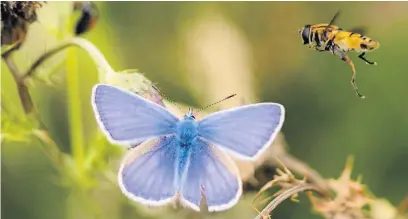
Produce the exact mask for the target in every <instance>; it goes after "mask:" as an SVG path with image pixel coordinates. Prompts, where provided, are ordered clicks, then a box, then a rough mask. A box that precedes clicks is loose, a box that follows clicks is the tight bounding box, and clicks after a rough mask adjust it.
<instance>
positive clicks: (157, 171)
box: [92, 85, 285, 211]
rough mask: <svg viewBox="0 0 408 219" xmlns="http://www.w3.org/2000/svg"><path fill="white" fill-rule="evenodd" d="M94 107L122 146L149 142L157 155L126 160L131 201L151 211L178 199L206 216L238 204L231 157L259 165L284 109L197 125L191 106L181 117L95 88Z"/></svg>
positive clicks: (245, 111) (238, 112) (266, 108)
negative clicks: (203, 210)
mask: <svg viewBox="0 0 408 219" xmlns="http://www.w3.org/2000/svg"><path fill="white" fill-rule="evenodd" d="M92 105H93V108H94V112H95V116H96V119H97V122H98V124H99V126H100V128H101V129H102V131H103V132H104V133H105V135H106V136H107V138H108V139H109V140H110V141H111V142H112V143H115V144H121V145H126V146H129V145H134V144H135V143H140V142H146V143H150V144H151V148H150V150H148V151H147V152H145V153H142V154H139V155H138V156H135V155H134V153H133V152H137V151H138V150H139V149H138V147H139V146H137V147H136V148H133V149H132V150H131V153H129V155H128V156H127V157H126V158H125V159H124V161H123V162H122V165H121V167H120V170H119V174H118V181H119V187H120V188H121V190H122V192H123V193H124V194H125V195H127V196H128V197H129V198H130V199H132V200H134V201H136V202H139V203H142V204H146V205H149V206H161V205H165V204H168V203H170V202H173V201H175V200H177V201H179V202H180V203H181V204H182V205H184V206H188V207H189V208H191V209H193V210H196V211H199V210H200V208H199V206H200V202H201V199H202V197H205V199H206V204H207V206H208V210H209V211H222V210H226V209H228V208H231V207H232V206H234V205H235V204H236V203H237V202H238V200H239V197H240V196H241V194H242V182H241V180H240V177H239V172H238V169H237V167H236V165H235V163H233V162H232V161H231V159H230V158H229V157H228V156H227V155H226V154H225V152H231V154H232V155H236V156H237V157H239V158H242V159H247V160H255V159H257V158H258V157H259V156H260V154H261V153H262V152H263V151H264V150H266V148H267V147H269V146H270V144H271V143H272V141H273V140H274V138H275V137H276V135H277V133H278V132H279V130H280V129H281V127H282V125H283V120H284V112H285V111H284V108H283V106H282V105H280V104H276V103H261V104H251V105H246V106H241V107H236V108H233V109H229V110H224V111H220V112H216V113H213V114H210V115H208V116H206V117H204V118H203V119H201V120H199V121H197V120H196V119H195V117H194V115H193V113H192V110H191V109H190V110H189V112H188V113H187V114H186V115H185V116H184V117H183V118H181V119H179V118H177V117H176V116H174V115H173V114H172V113H170V112H169V111H167V109H165V108H164V107H162V106H160V105H158V104H156V103H153V102H151V101H149V100H146V99H144V98H143V97H141V96H138V95H136V94H133V93H130V92H128V91H125V90H122V89H119V88H116V87H113V86H109V85H96V86H95V87H94V90H93V95H92Z"/></svg>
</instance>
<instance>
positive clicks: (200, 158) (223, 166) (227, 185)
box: [181, 140, 242, 211]
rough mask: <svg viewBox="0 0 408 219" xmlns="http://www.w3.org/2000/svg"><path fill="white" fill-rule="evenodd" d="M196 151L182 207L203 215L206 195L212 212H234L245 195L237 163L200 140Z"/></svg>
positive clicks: (185, 184)
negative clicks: (236, 205) (201, 206)
mask: <svg viewBox="0 0 408 219" xmlns="http://www.w3.org/2000/svg"><path fill="white" fill-rule="evenodd" d="M193 150H194V151H193V153H192V154H191V157H190V162H189V166H188V169H187V171H186V174H187V175H186V181H185V183H184V184H183V188H182V192H181V193H182V196H181V203H182V204H185V205H187V206H188V207H190V208H192V209H193V210H196V211H199V209H200V207H199V206H200V201H201V198H202V195H204V197H205V200H206V203H207V206H208V210H209V211H223V210H226V209H228V208H231V207H232V206H233V205H235V204H236V203H237V202H238V200H239V197H240V196H241V194H242V183H241V181H240V177H239V172H238V169H237V168H236V166H235V163H233V161H232V160H230V159H229V157H228V156H226V155H225V154H223V153H222V152H220V151H216V149H215V148H212V147H211V145H210V144H208V143H206V142H205V141H203V140H198V141H197V144H196V145H194V149H193Z"/></svg>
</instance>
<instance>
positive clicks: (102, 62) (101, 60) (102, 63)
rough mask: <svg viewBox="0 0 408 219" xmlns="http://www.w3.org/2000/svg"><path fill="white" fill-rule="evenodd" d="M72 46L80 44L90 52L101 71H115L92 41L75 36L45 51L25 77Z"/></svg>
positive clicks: (31, 74) (79, 45)
mask: <svg viewBox="0 0 408 219" xmlns="http://www.w3.org/2000/svg"><path fill="white" fill-rule="evenodd" d="M70 46H78V47H80V48H82V49H84V50H85V51H86V52H88V54H89V56H90V57H91V58H92V59H93V60H94V62H95V64H96V65H97V67H98V70H99V71H103V72H114V70H113V68H112V67H111V66H110V65H109V63H108V61H106V59H105V57H104V56H103V54H102V53H101V52H100V51H99V50H98V48H96V47H95V46H94V45H93V44H92V43H91V42H89V41H87V40H85V39H82V38H79V37H73V38H71V39H69V40H68V41H67V42H64V43H62V44H60V45H58V46H57V47H55V48H53V49H51V50H50V51H48V52H46V53H44V54H43V55H42V56H41V57H39V58H38V59H37V60H36V61H35V62H34V63H33V64H32V65H31V67H30V68H29V69H28V71H27V72H26V74H24V78H27V77H31V76H33V75H34V72H35V70H36V69H37V68H38V67H39V66H40V65H41V64H42V63H43V62H44V61H46V60H47V59H48V58H50V57H51V56H53V55H54V54H56V53H58V52H60V51H62V50H64V49H65V48H67V47H70Z"/></svg>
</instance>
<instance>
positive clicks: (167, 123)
mask: <svg viewBox="0 0 408 219" xmlns="http://www.w3.org/2000/svg"><path fill="white" fill-rule="evenodd" d="M92 105H93V109H94V112H95V115H96V118H97V121H98V124H99V126H100V127H101V129H102V130H103V131H104V133H105V134H106V135H107V137H108V138H109V140H110V141H111V142H112V143H117V144H124V145H125V144H126V145H128V144H138V143H140V142H142V141H145V140H147V139H150V138H154V137H159V136H164V135H169V134H173V133H174V132H175V125H176V123H177V122H178V121H179V119H178V118H177V117H175V116H174V115H172V114H171V113H170V112H168V111H167V110H166V109H165V108H163V107H162V106H160V105H158V104H155V103H153V102H151V101H148V100H146V99H144V98H143V97H140V96H138V95H136V94H133V93H131V92H129V91H126V90H123V89H120V88H116V87H113V86H110V85H103V84H99V85H95V86H94V88H93V93H92Z"/></svg>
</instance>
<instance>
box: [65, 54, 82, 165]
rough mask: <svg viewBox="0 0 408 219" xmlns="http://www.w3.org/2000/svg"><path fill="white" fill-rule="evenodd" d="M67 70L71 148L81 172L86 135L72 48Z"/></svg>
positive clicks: (68, 55)
mask: <svg viewBox="0 0 408 219" xmlns="http://www.w3.org/2000/svg"><path fill="white" fill-rule="evenodd" d="M66 69H67V84H68V86H67V96H68V112H69V121H70V135H71V148H72V153H73V156H74V159H75V164H76V167H77V168H78V170H79V171H80V172H81V171H82V168H83V164H84V133H83V124H82V114H81V98H80V96H81V94H80V92H79V91H80V86H79V74H78V68H77V59H76V52H75V51H74V50H73V49H72V48H68V53H67V62H66Z"/></svg>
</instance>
